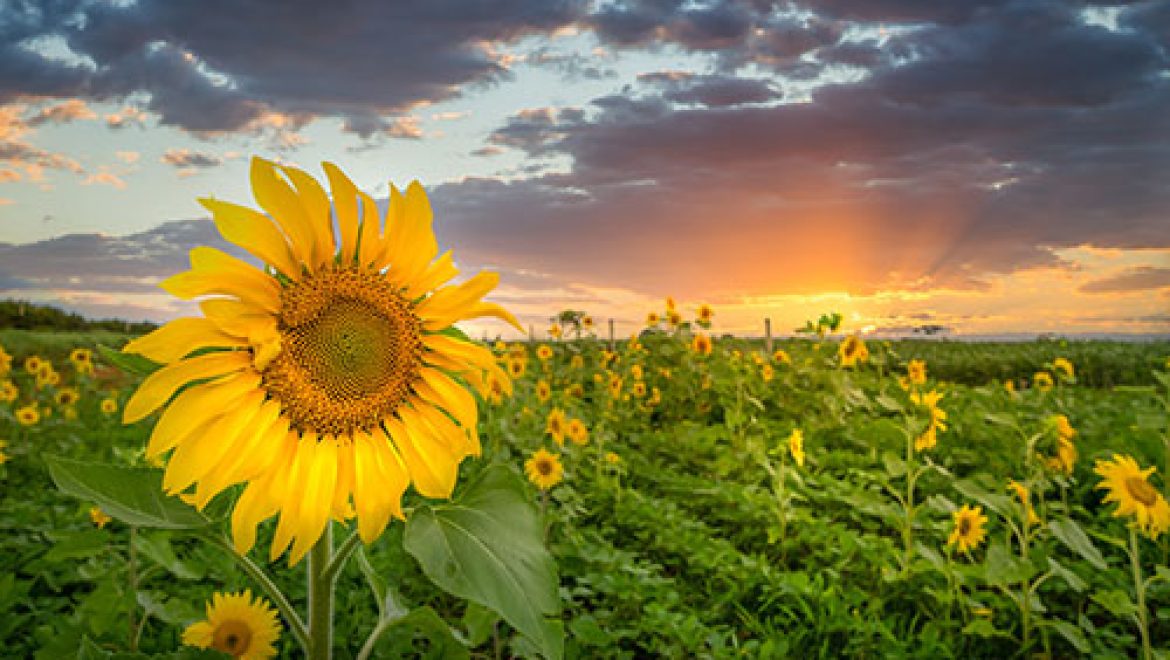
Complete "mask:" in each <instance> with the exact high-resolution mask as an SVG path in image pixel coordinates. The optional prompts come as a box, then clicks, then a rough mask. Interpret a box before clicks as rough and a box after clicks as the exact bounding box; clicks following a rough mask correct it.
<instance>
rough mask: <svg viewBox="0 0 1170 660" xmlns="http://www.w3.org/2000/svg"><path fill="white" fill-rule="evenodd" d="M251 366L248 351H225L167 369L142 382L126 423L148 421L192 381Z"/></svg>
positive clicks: (128, 407)
mask: <svg viewBox="0 0 1170 660" xmlns="http://www.w3.org/2000/svg"><path fill="white" fill-rule="evenodd" d="M250 364H251V356H250V355H249V354H248V352H247V351H224V352H219V353H208V354H206V355H199V356H197V357H193V358H189V359H186V360H182V361H180V362H175V363H173V364H170V365H167V366H165V367H163V368H162V369H159V370H158V371H156V372H154V373H152V374H150V375H149V376H147V377H146V380H144V381H142V384H141V385H139V386H138V390H137V391H136V392H134V396H132V397H130V400H129V401H128V402H126V409H125V410H124V411H123V413H122V421H123V422H125V423H126V424H133V423H134V422H137V421H138V420H140V419H142V418H143V417H146V416H147V415H149V414H150V413H152V412H154V411H155V410H157V409H158V407H159V406H161V405H163V404H164V403H166V402H167V401H168V400H169V399H170V398H171V396H172V395H173V394H174V393H175V392H176V391H177V390H178V389H179V388H180V387H182V386H183V385H186V384H187V383H189V382H191V381H194V380H203V379H205V378H214V377H216V376H224V375H227V374H230V373H235V372H237V371H240V370H242V369H245V368H247V367H248V366H249V365H250Z"/></svg>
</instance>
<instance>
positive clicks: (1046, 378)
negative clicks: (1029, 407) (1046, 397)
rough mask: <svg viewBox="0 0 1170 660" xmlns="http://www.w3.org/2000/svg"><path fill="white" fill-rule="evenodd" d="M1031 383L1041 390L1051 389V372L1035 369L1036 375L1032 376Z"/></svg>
mask: <svg viewBox="0 0 1170 660" xmlns="http://www.w3.org/2000/svg"><path fill="white" fill-rule="evenodd" d="M1032 384H1033V385H1034V386H1035V387H1036V389H1038V390H1040V391H1041V392H1047V391H1048V390H1051V389H1052V386H1053V384H1054V383H1053V382H1052V374H1050V373H1048V372H1047V371H1037V372H1036V375H1034V376H1032Z"/></svg>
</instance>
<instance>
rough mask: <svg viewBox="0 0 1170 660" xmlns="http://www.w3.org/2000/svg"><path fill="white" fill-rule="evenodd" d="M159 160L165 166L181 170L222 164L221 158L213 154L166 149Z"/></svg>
mask: <svg viewBox="0 0 1170 660" xmlns="http://www.w3.org/2000/svg"><path fill="white" fill-rule="evenodd" d="M159 160H160V161H161V162H163V163H165V164H167V165H171V166H173V167H182V168H188V167H215V166H216V165H221V164H223V158H221V157H219V156H217V155H215V154H212V153H207V152H203V151H192V150H190V149H167V150H166V153H164V154H163V155H162V157H161V158H160V159H159Z"/></svg>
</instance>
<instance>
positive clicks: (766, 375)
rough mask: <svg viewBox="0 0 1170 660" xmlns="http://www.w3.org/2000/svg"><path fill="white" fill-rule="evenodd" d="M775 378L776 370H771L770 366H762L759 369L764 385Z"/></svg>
mask: <svg viewBox="0 0 1170 660" xmlns="http://www.w3.org/2000/svg"><path fill="white" fill-rule="evenodd" d="M775 376H776V370H775V369H773V368H772V365H770V364H765V365H764V366H762V367H760V377H761V378H763V379H764V382H765V383H770V382H772V378H774V377H775Z"/></svg>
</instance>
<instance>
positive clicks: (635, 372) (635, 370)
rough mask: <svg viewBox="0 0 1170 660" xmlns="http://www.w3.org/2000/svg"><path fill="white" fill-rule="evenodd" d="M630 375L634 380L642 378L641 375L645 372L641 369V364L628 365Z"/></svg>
mask: <svg viewBox="0 0 1170 660" xmlns="http://www.w3.org/2000/svg"><path fill="white" fill-rule="evenodd" d="M630 375H631V376H633V377H634V380H642V378H643V376H645V375H646V372H645V371H644V370H643V369H642V365H640V364H635V365H634V366H632V367H630Z"/></svg>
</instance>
